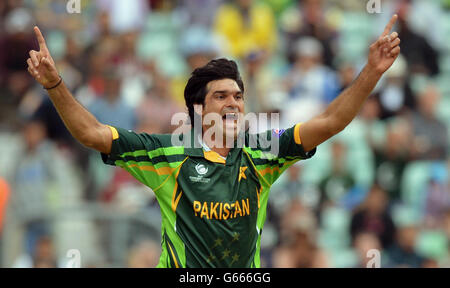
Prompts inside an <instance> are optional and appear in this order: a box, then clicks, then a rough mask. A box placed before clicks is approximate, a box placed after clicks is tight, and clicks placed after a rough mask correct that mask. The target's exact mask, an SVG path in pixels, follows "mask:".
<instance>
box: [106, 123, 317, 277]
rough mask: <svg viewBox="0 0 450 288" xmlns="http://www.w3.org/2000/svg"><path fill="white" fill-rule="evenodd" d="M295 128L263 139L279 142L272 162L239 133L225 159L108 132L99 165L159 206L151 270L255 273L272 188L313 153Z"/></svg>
mask: <svg viewBox="0 0 450 288" xmlns="http://www.w3.org/2000/svg"><path fill="white" fill-rule="evenodd" d="M299 126H300V124H297V125H296V126H294V127H292V128H289V129H286V130H269V131H267V132H266V133H264V134H263V135H264V136H265V137H266V139H271V137H277V138H279V139H278V140H279V141H278V143H279V149H278V150H279V153H278V154H277V155H274V154H273V153H270V152H268V151H269V148H262V146H263V145H261V141H259V140H258V141H256V145H249V142H250V140H249V139H250V135H249V134H248V133H245V141H244V145H241V146H240V147H241V148H233V149H231V150H230V152H229V154H228V156H227V157H226V159H224V158H222V157H220V155H219V154H217V153H216V152H214V151H206V150H205V149H203V148H195V147H194V146H193V144H194V141H193V140H192V145H191V146H190V148H188V147H187V146H189V145H185V146H183V145H179V146H174V145H172V142H173V141H172V137H173V136H172V135H171V134H165V135H157V134H151V135H150V134H146V133H142V134H137V133H134V132H131V131H128V130H124V129H121V128H113V127H111V130H112V132H113V142H112V148H111V153H110V154H109V155H105V154H102V159H103V161H104V162H105V163H107V164H110V165H116V166H119V167H122V168H124V169H125V170H127V171H128V172H129V173H130V174H132V175H133V176H134V177H135V178H136V179H137V180H139V181H140V182H142V183H143V184H144V185H146V186H148V187H150V188H151V189H152V190H153V192H154V193H155V195H156V198H157V200H158V203H159V205H160V209H161V218H162V223H161V237H162V241H161V245H162V253H161V257H160V260H159V264H158V266H157V267H176V268H178V267H260V241H261V233H262V230H263V226H264V221H265V218H266V207H267V201H268V196H269V189H270V186H271V185H272V184H273V183H274V181H275V180H276V179H277V178H278V177H279V176H280V175H281V173H283V171H285V170H286V169H287V168H288V167H289V166H290V165H292V164H293V163H295V162H297V161H298V160H301V159H307V158H310V157H311V156H313V155H314V153H315V149H314V150H312V151H310V152H308V153H306V152H305V151H304V150H303V147H302V145H301V141H300V136H299V133H298V129H299ZM191 135H193V131H192V132H191ZM182 137H183V135H180V139H181V138H182ZM191 138H192V139H193V137H191ZM264 147H265V146H264Z"/></svg>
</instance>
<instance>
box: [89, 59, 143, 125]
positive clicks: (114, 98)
mask: <svg viewBox="0 0 450 288" xmlns="http://www.w3.org/2000/svg"><path fill="white" fill-rule="evenodd" d="M104 78H105V94H104V95H102V97H99V98H97V99H95V100H94V102H93V103H92V104H91V105H90V106H89V107H88V110H89V111H91V113H92V114H93V115H94V116H95V117H96V118H97V119H98V120H99V121H102V122H103V123H108V124H109V125H113V126H114V125H117V126H121V127H124V129H134V127H135V125H136V118H135V115H134V111H133V109H132V108H131V107H130V106H129V105H127V104H126V103H125V101H124V100H123V99H122V95H121V94H120V91H121V90H120V85H121V78H120V77H119V75H118V72H117V71H116V70H115V68H114V67H113V68H111V69H109V70H105V72H104Z"/></svg>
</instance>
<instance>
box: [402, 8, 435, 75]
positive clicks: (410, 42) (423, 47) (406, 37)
mask: <svg viewBox="0 0 450 288" xmlns="http://www.w3.org/2000/svg"><path fill="white" fill-rule="evenodd" d="M397 3H398V4H397V5H398V6H397V15H398V17H399V18H398V34H399V37H400V38H401V39H402V55H403V56H405V59H406V62H408V64H409V72H410V73H411V74H415V73H419V74H425V75H430V76H435V75H437V74H438V73H439V64H438V59H439V54H438V51H436V50H435V49H434V48H433V47H432V46H431V45H430V43H429V42H428V41H427V40H426V39H425V38H424V37H423V36H422V35H419V34H417V33H416V32H414V31H413V30H412V29H411V27H410V25H409V23H408V15H409V13H410V10H411V5H412V1H411V0H401V1H398V2H397Z"/></svg>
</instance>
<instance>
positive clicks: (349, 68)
mask: <svg viewBox="0 0 450 288" xmlns="http://www.w3.org/2000/svg"><path fill="white" fill-rule="evenodd" d="M394 64H395V63H394ZM388 71H389V70H388ZM338 77H339V86H340V87H339V90H338V93H341V92H343V91H344V90H345V88H347V87H348V86H350V84H352V82H353V80H354V79H355V77H356V69H355V64H353V63H351V62H350V61H341V62H340V63H339V64H338Z"/></svg>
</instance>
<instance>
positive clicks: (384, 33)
mask: <svg viewBox="0 0 450 288" xmlns="http://www.w3.org/2000/svg"><path fill="white" fill-rule="evenodd" d="M397 18H398V16H397V14H394V15H392V18H391V20H390V21H389V23H388V24H387V25H386V27H385V28H384V31H383V34H381V37H383V36H387V35H388V34H389V32H390V31H391V29H392V27H394V24H395V22H397Z"/></svg>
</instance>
